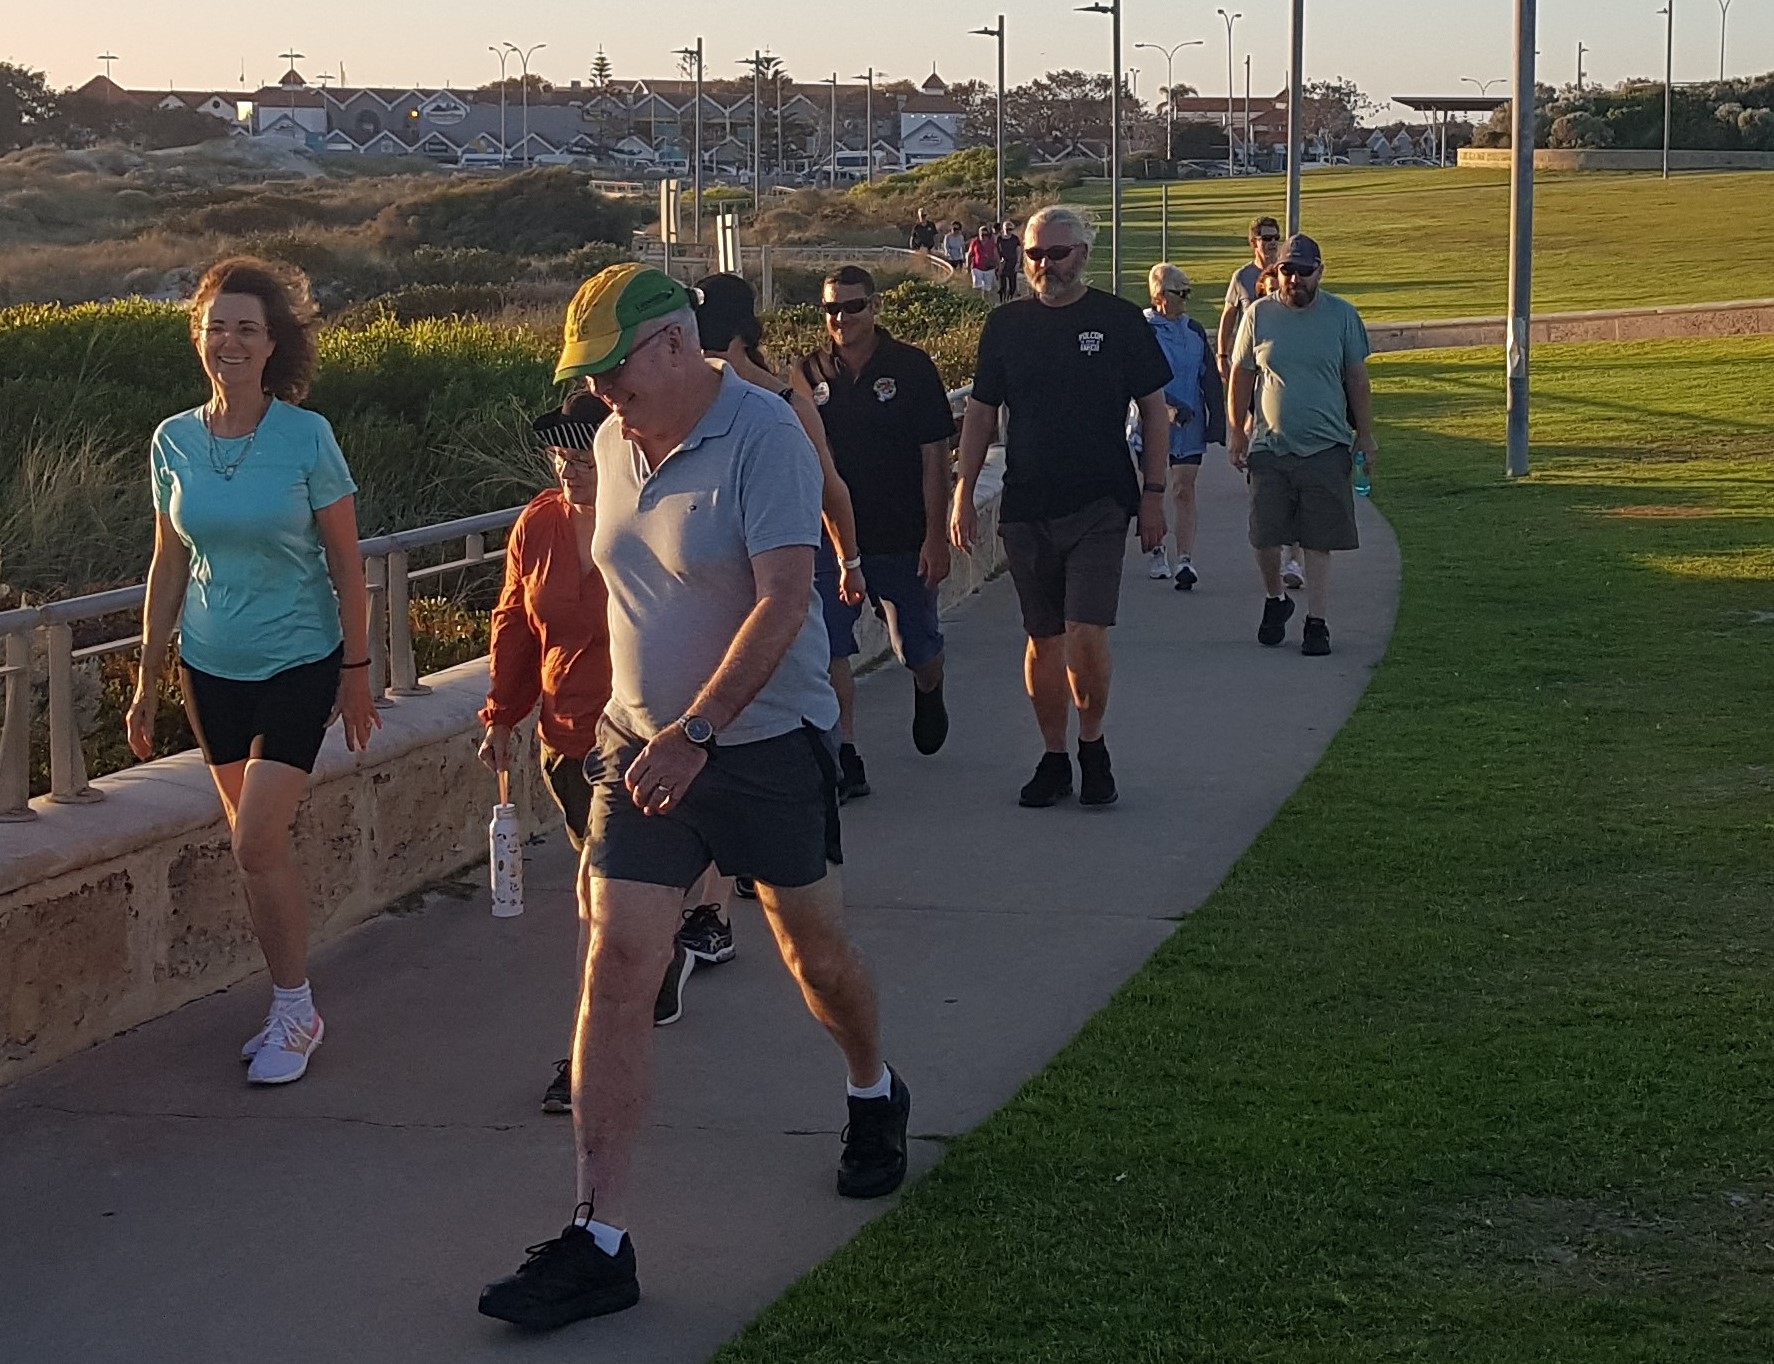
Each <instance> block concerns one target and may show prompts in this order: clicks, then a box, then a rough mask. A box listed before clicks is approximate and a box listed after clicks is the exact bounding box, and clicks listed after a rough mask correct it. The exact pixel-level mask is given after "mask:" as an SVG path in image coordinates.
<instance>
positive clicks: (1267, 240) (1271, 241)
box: [1257, 232, 1281, 246]
mask: <svg viewBox="0 0 1774 1364" xmlns="http://www.w3.org/2000/svg"><path fill="white" fill-rule="evenodd" d="M1257 240H1258V241H1260V242H1261V243H1262V244H1263V245H1264V246H1274V245H1275V243H1276V242H1278V241H1280V240H1281V238H1280V237H1278V236H1273V237H1272V236H1270V235H1269V234H1268V233H1267V232H1259V233H1257Z"/></svg>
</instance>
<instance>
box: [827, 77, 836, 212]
mask: <svg viewBox="0 0 1774 1364" xmlns="http://www.w3.org/2000/svg"><path fill="white" fill-rule="evenodd" d="M829 84H830V85H831V87H832V170H831V177H832V180H831V184H832V188H833V189H834V190H835V189H837V187H838V73H837V72H836V71H834V72H832V78H831V80H830V82H829Z"/></svg>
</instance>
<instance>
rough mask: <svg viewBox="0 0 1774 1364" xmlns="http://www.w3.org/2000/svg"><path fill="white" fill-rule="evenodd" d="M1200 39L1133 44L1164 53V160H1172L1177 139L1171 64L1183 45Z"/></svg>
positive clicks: (1174, 75) (1174, 93) (1186, 45)
mask: <svg viewBox="0 0 1774 1364" xmlns="http://www.w3.org/2000/svg"><path fill="white" fill-rule="evenodd" d="M1202 41H1203V40H1202V39H1200V38H1197V39H1195V40H1194V41H1193V42H1188V43H1178V44H1177V45H1176V46H1175V47H1164V46H1162V45H1161V44H1159V43H1135V44H1134V47H1135V48H1141V47H1149V48H1151V49H1152V51H1154V52H1162V53H1163V54H1164V159H1165V160H1166V161H1169V160H1172V159H1173V158H1174V157H1175V156H1176V140H1177V110H1176V98H1177V97H1176V91H1175V89H1174V88H1173V87H1174V86H1175V84H1176V73H1175V71H1174V70H1173V69H1172V65H1171V64H1172V63H1173V62H1174V61H1175V60H1176V55H1177V53H1179V52H1181V51H1182V50H1183V49H1184V48H1185V47H1200V46H1201V44H1202Z"/></svg>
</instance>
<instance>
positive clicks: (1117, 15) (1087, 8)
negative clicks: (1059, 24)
mask: <svg viewBox="0 0 1774 1364" xmlns="http://www.w3.org/2000/svg"><path fill="white" fill-rule="evenodd" d="M1077 8H1078V11H1079V13H1081V14H1106V15H1108V16H1109V73H1110V74H1109V81H1110V84H1109V281H1110V292H1112V293H1114V294H1116V295H1117V296H1119V295H1120V293H1121V0H1109V3H1108V4H1106V5H1105V4H1101V3H1098V4H1094V5H1079V6H1078V7H1077Z"/></svg>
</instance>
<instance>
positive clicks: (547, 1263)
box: [480, 1203, 641, 1331]
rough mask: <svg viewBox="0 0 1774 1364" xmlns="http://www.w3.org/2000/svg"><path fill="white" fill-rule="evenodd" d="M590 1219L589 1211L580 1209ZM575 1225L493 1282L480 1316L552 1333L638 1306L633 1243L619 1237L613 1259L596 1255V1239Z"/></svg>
mask: <svg viewBox="0 0 1774 1364" xmlns="http://www.w3.org/2000/svg"><path fill="white" fill-rule="evenodd" d="M579 1207H580V1209H581V1210H583V1212H584V1214H585V1215H586V1216H587V1217H589V1216H590V1215H591V1205H590V1204H589V1203H581V1204H580V1205H579ZM578 1217H579V1213H577V1212H576V1213H575V1214H574V1222H573V1224H572V1225H571V1226H569V1227H567V1228H565V1229H564V1230H563V1231H562V1232H561V1234H560V1235H559V1236H557V1237H555V1238H554V1239H553V1240H552V1241H544V1242H542V1243H541V1244H540V1245H534V1246H531V1247H530V1248H529V1251H528V1254H529V1257H530V1258H529V1259H527V1260H525V1261H524V1262H523V1263H522V1264H521V1265H519V1266H518V1267H517V1273H515V1274H508V1275H507V1276H506V1277H505V1278H503V1279H495V1280H493V1282H492V1283H490V1284H488V1285H487V1286H486V1287H485V1288H483V1289H481V1291H480V1311H481V1315H482V1316H486V1317H497V1318H499V1320H500V1321H509V1322H510V1323H511V1324H512V1325H514V1326H522V1327H524V1328H525V1329H527V1330H531V1331H552V1330H554V1329H555V1328H556V1327H560V1326H565V1325H566V1324H567V1323H568V1322H571V1321H578V1320H580V1319H581V1318H583V1317H601V1316H603V1315H604V1314H605V1313H607V1312H620V1311H622V1310H623V1309H624V1308H627V1307H633V1306H634V1305H635V1304H636V1303H637V1302H639V1301H640V1300H641V1283H640V1280H639V1279H638V1278H637V1277H635V1270H634V1242H633V1241H631V1240H629V1239H628V1233H627V1232H624V1233H623V1234H622V1244H621V1245H620V1246H618V1247H617V1248H616V1253H615V1254H614V1255H606V1254H604V1252H603V1251H602V1250H600V1249H598V1243H597V1239H596V1238H595V1237H593V1236H592V1234H591V1233H590V1232H589V1231H587V1230H586V1229H585V1228H584V1227H582V1226H580V1225H579V1223H578V1220H577V1219H578Z"/></svg>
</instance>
